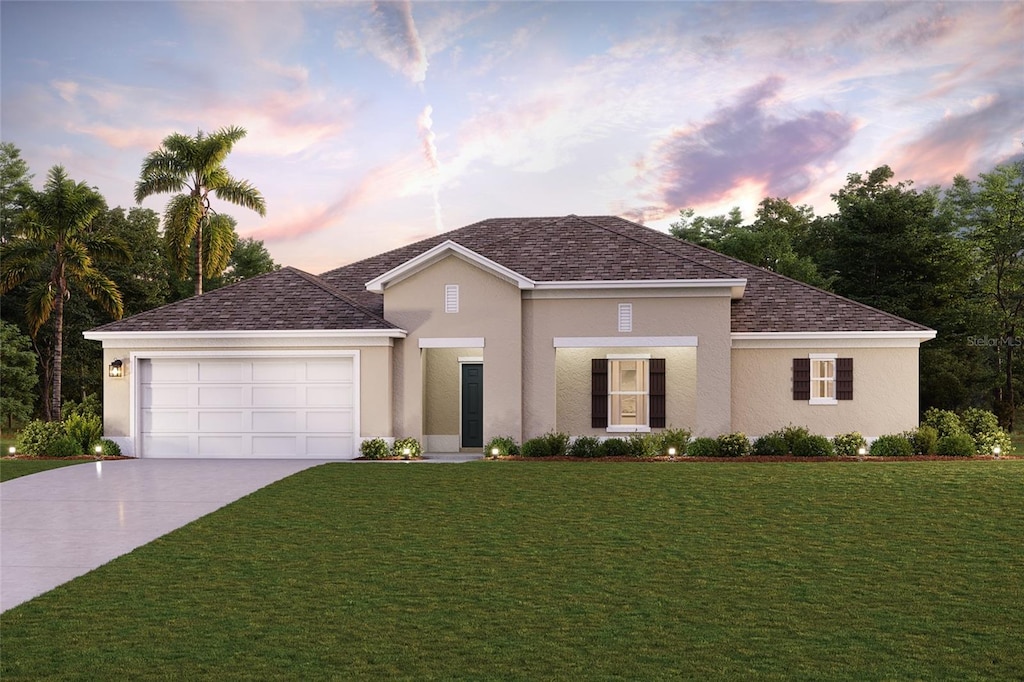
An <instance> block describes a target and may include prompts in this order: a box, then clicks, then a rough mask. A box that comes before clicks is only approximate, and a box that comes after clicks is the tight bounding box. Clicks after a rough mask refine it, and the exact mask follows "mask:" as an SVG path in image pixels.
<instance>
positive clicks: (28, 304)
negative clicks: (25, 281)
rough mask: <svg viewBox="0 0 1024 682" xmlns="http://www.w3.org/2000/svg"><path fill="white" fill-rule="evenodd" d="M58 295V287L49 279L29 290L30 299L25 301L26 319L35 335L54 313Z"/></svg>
mask: <svg viewBox="0 0 1024 682" xmlns="http://www.w3.org/2000/svg"><path fill="white" fill-rule="evenodd" d="M57 296H58V293H57V288H56V287H55V286H53V285H52V284H51V283H50V282H48V281H47V282H40V283H39V284H38V285H36V286H35V287H33V288H32V290H31V291H29V294H28V299H27V300H26V301H25V319H26V321H28V328H29V332H30V333H31V334H32V336H33V337H35V335H36V334H38V333H39V328H40V327H42V326H43V325H44V324H46V321H47V320H49V319H50V315H51V314H53V306H54V305H55V304H56V303H57Z"/></svg>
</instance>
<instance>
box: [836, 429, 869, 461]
mask: <svg viewBox="0 0 1024 682" xmlns="http://www.w3.org/2000/svg"><path fill="white" fill-rule="evenodd" d="M867 447H868V443H867V441H866V440H864V436H862V435H860V434H859V433H857V432H856V431H854V432H852V433H840V434H838V435H837V436H836V437H835V438H833V439H832V449H833V450H835V453H836V455H838V456H839V457H854V456H856V455H859V454H860V449H861V448H864V449H865V450H867Z"/></svg>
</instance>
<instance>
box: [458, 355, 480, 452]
mask: <svg viewBox="0 0 1024 682" xmlns="http://www.w3.org/2000/svg"><path fill="white" fill-rule="evenodd" d="M483 446H484V366H483V365H482V364H479V363H466V364H463V365H462V447H464V448H482V447H483Z"/></svg>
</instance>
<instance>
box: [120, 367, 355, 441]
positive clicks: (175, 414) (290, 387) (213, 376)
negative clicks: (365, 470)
mask: <svg viewBox="0 0 1024 682" xmlns="http://www.w3.org/2000/svg"><path fill="white" fill-rule="evenodd" d="M355 391H356V386H355V381H354V358H352V357H310V358H301V357H300V358H296V357H281V358H276V357H275V358H235V357H228V358H152V359H148V360H140V362H139V392H140V405H139V410H140V415H139V416H140V422H141V429H140V435H141V438H140V440H141V448H142V452H141V455H142V456H143V457H325V458H345V457H354V456H355V435H356V434H355V418H354V405H355V404H356V403H355V401H356V395H355Z"/></svg>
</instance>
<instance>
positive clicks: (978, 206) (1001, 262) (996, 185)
mask: <svg viewBox="0 0 1024 682" xmlns="http://www.w3.org/2000/svg"><path fill="white" fill-rule="evenodd" d="M979 177H980V179H979V180H977V181H975V182H971V181H970V180H968V179H967V178H966V177H964V176H962V175H958V176H957V177H956V178H955V179H954V181H953V187H952V188H951V189H950V191H949V192H948V194H947V200H948V202H949V204H950V206H951V208H952V211H953V214H954V218H953V220H954V222H955V224H956V227H957V228H958V229H959V230H960V231H961V233H962V234H963V235H964V236H965V239H966V241H967V243H968V244H969V246H970V248H971V253H972V256H973V257H974V259H975V262H976V264H977V266H978V270H979V277H978V280H977V283H978V291H979V293H980V295H981V297H982V299H983V301H984V303H985V306H986V309H987V311H988V313H989V320H990V321H991V324H992V325H993V327H994V328H995V329H996V330H997V333H996V334H992V335H985V334H982V335H979V336H980V337H981V338H982V339H983V340H984V342H985V343H984V345H985V346H986V347H988V346H990V345H991V347H992V350H993V351H995V353H994V355H995V362H996V364H997V366H998V369H999V372H1000V374H1001V376H1002V380H1001V383H1000V385H999V387H998V388H997V391H996V395H995V399H996V406H997V412H998V413H999V417H1000V421H1001V422H1002V423H1003V425H1004V426H1006V427H1007V428H1008V429H1011V430H1012V429H1013V424H1014V416H1015V413H1016V408H1017V402H1016V394H1017V390H1016V386H1015V383H1016V380H1015V375H1014V370H1015V365H1016V364H1017V363H1018V361H1019V356H1018V354H1017V352H1016V351H1017V349H1018V344H1020V343H1022V340H1021V337H1019V336H1018V334H1020V333H1024V161H1018V162H1016V163H1009V164H1004V165H1001V166H997V167H996V168H995V169H994V170H992V171H991V172H989V173H982V174H981V175H980V176H979ZM990 340H991V342H992V343H991V344H990ZM975 345H977V342H976V344H975Z"/></svg>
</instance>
